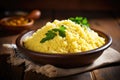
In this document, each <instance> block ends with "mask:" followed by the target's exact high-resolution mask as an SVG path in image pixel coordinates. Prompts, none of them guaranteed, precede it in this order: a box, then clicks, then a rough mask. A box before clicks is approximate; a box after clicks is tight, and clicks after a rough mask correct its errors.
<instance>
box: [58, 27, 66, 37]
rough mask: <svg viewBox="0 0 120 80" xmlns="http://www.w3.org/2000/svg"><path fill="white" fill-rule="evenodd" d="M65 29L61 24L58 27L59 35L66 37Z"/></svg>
mask: <svg viewBox="0 0 120 80" xmlns="http://www.w3.org/2000/svg"><path fill="white" fill-rule="evenodd" d="M65 29H66V27H65V26H64V25H62V26H61V27H60V29H59V35H60V36H61V37H66V35H65Z"/></svg>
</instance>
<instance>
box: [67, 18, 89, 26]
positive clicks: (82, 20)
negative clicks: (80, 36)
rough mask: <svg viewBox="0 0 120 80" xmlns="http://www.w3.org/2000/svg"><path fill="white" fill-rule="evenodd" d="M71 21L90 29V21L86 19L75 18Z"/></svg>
mask: <svg viewBox="0 0 120 80" xmlns="http://www.w3.org/2000/svg"><path fill="white" fill-rule="evenodd" d="M69 20H71V21H73V22H75V23H77V24H80V25H83V26H86V27H89V24H88V20H87V18H85V17H75V18H73V17H71V18H69Z"/></svg>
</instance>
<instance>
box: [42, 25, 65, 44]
mask: <svg viewBox="0 0 120 80" xmlns="http://www.w3.org/2000/svg"><path fill="white" fill-rule="evenodd" d="M65 29H66V27H65V26H64V25H61V26H60V28H59V29H57V28H54V29H52V30H49V31H48V32H47V33H46V34H45V35H46V37H45V38H43V39H42V40H41V41H40V43H44V42H45V41H48V40H51V39H53V38H54V37H55V36H57V33H56V32H59V35H60V36H61V37H65V36H66V35H65Z"/></svg>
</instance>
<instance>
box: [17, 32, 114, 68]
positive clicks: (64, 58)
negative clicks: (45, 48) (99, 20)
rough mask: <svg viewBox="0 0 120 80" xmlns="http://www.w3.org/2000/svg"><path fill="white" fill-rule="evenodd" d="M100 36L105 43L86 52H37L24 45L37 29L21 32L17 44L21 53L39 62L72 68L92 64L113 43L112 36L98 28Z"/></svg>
mask: <svg viewBox="0 0 120 80" xmlns="http://www.w3.org/2000/svg"><path fill="white" fill-rule="evenodd" d="M95 31H96V32H97V33H98V34H99V36H102V37H104V38H105V44H104V45H103V46H101V47H99V48H97V49H93V50H90V51H86V52H77V53H74V54H69V53H68V54H50V53H48V54H46V53H44V52H35V51H32V50H29V49H26V48H25V47H24V44H23V41H24V39H25V38H26V37H28V36H31V35H32V34H33V33H34V32H35V31H34V30H33V31H28V32H25V33H23V34H21V35H20V36H19V37H18V38H17V40H16V45H17V47H18V49H19V50H20V51H22V53H21V54H24V55H25V56H27V57H28V58H29V59H30V60H32V61H34V62H36V63H39V64H52V65H54V66H58V67H64V68H72V67H79V66H85V65H89V64H92V63H93V62H94V61H95V60H96V59H97V58H98V57H99V56H100V55H101V54H102V53H103V51H104V50H106V49H107V48H108V47H109V46H110V45H111V43H112V38H111V37H110V36H109V35H107V34H105V33H103V32H101V31H98V30H95Z"/></svg>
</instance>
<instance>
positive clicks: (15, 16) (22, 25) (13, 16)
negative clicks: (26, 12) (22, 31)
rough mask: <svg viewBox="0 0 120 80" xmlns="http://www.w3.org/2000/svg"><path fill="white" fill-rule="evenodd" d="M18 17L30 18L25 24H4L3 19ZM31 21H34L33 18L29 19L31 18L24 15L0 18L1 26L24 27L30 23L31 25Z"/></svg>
mask: <svg viewBox="0 0 120 80" xmlns="http://www.w3.org/2000/svg"><path fill="white" fill-rule="evenodd" d="M20 17H23V18H25V19H28V20H30V21H29V22H28V23H27V24H22V25H6V24H4V23H3V21H7V20H9V19H14V18H20ZM33 23H34V20H33V19H31V18H27V17H24V16H11V17H4V18H2V19H1V20H0V25H2V26H8V27H9V26H12V27H24V26H31V25H33Z"/></svg>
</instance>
